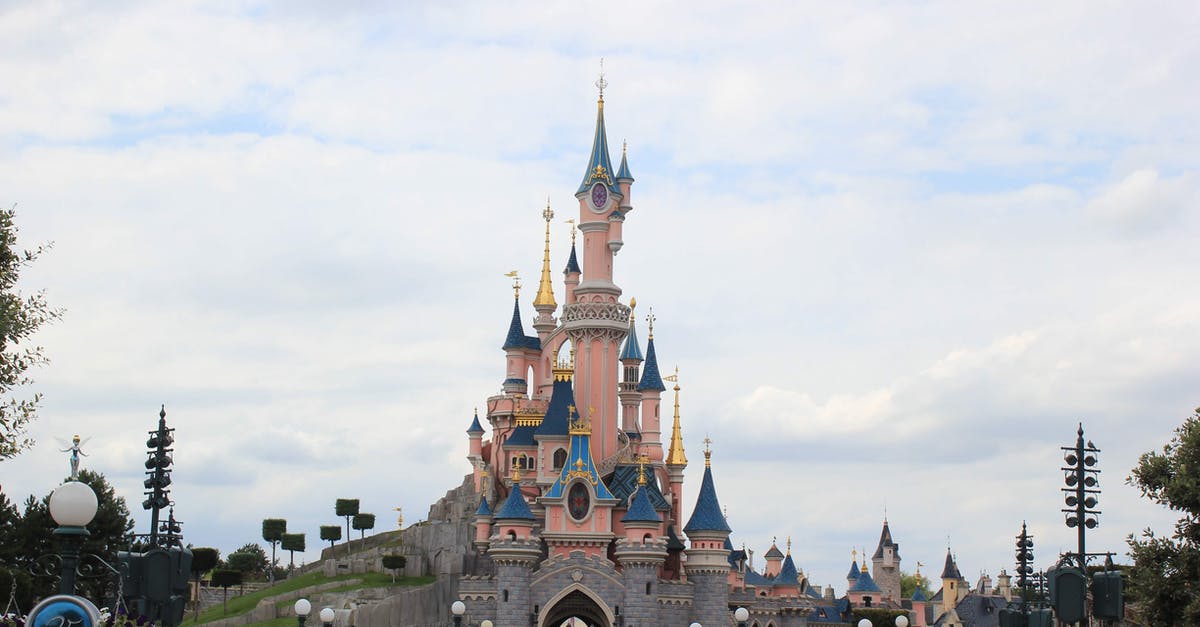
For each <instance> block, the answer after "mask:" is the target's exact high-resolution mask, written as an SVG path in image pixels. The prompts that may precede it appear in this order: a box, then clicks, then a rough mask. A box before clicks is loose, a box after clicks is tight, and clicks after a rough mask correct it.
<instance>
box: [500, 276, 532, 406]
mask: <svg viewBox="0 0 1200 627" xmlns="http://www.w3.org/2000/svg"><path fill="white" fill-rule="evenodd" d="M509 276H511V277H513V313H512V319H511V320H510V321H509V323H508V334H507V335H505V337H504V346H503V347H502V348H503V349H504V353H505V355H506V356H507V359H508V367H507V373H506V376H505V379H504V384H503V389H504V393H505V394H521V395H524V394H526V393H527V392H528V389H529V388H528V381H526V379H525V377H526V376H527V371H528V369H529V366H530V362H531V361H536V360H537V357H538V356H539V355H540V354H541V350H542V341H541V340H540V339H539V338H536V337H530V336H528V335H525V327H524V326H523V325H522V324H521V283H520V281H519V280H518V279H517V276H516V272H515V271H514V272H510V273H509Z"/></svg>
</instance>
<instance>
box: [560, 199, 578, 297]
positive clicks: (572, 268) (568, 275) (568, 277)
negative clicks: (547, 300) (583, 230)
mask: <svg viewBox="0 0 1200 627" xmlns="http://www.w3.org/2000/svg"><path fill="white" fill-rule="evenodd" d="M567 222H569V223H570V224H571V255H570V256H569V257H567V267H566V268H563V277H564V280H563V283H564V284H565V285H566V304H568V305H574V304H575V288H576V287H579V277H581V276H582V275H583V270H581V269H580V268H579V259H578V258H577V257H576V256H575V219H574V218H571V219H570V220H567Z"/></svg>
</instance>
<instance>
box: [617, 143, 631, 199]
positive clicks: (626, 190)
mask: <svg viewBox="0 0 1200 627" xmlns="http://www.w3.org/2000/svg"><path fill="white" fill-rule="evenodd" d="M628 152H629V142H624V141H623V142H621V165H620V167H618V168H617V187H619V188H620V189H621V213H629V212H630V211H633V196H632V195H631V189H632V188H633V174H631V173H630V172H629V157H628V154H627V153H628Z"/></svg>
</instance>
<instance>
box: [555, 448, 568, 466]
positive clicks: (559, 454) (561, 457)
mask: <svg viewBox="0 0 1200 627" xmlns="http://www.w3.org/2000/svg"><path fill="white" fill-rule="evenodd" d="M566 463H567V451H566V449H561V448H560V449H558V450H556V451H554V469H555V470H562V467H563V465H564V464H566Z"/></svg>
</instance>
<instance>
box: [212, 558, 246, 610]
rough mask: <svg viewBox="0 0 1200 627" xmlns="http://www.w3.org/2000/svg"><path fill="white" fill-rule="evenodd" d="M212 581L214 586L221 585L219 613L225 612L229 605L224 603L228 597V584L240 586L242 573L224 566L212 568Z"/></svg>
mask: <svg viewBox="0 0 1200 627" xmlns="http://www.w3.org/2000/svg"><path fill="white" fill-rule="evenodd" d="M212 583H213V585H214V586H220V587H221V590H222V594H221V614H225V613H226V612H228V611H229V606H228V605H226V603H225V602H226V601H227V600H228V599H229V586H240V585H241V584H242V573H241V571H237V570H229V569H225V568H222V569H218V570H214V571H213V574H212Z"/></svg>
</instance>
